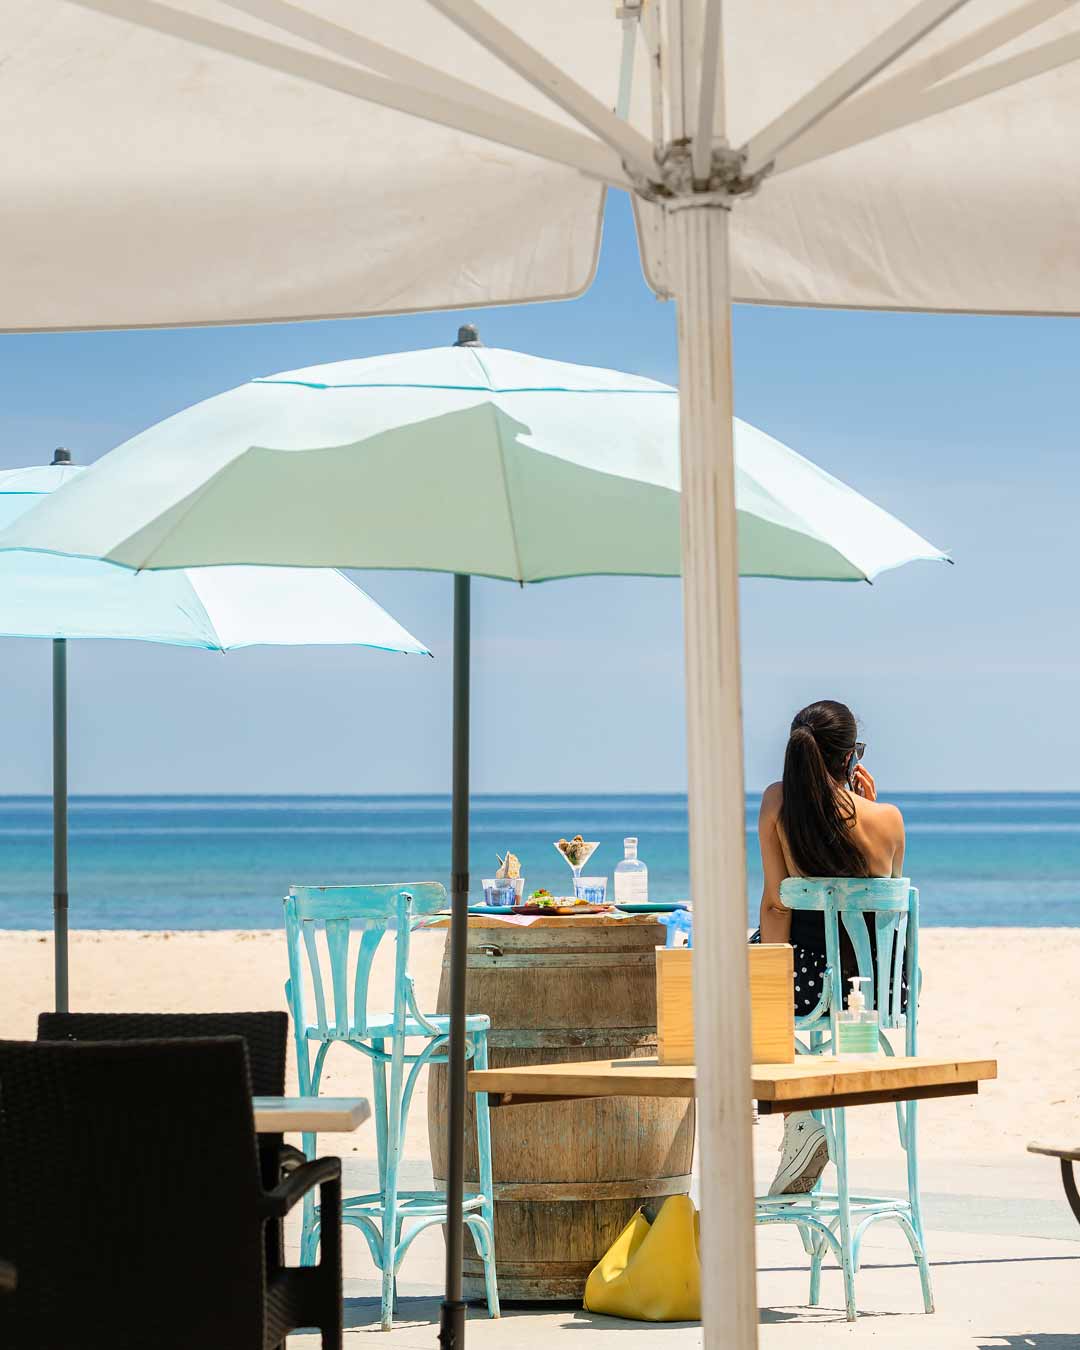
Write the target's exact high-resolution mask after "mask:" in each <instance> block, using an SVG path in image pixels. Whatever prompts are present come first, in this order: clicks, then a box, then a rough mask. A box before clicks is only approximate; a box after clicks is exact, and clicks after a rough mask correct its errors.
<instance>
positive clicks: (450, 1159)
mask: <svg viewBox="0 0 1080 1350" xmlns="http://www.w3.org/2000/svg"><path fill="white" fill-rule="evenodd" d="M469 642H470V579H469V577H468V576H462V575H460V574H458V575H455V577H454V733H453V780H452V782H453V786H452V801H451V808H450V810H451V824H450V828H451V840H450V906H451V917H450V1046H449V1054H448V1059H449V1067H448V1074H449V1102H448V1107H449V1109H448V1112H447V1118H446V1133H447V1146H446V1156H447V1169H446V1296H445V1298H444V1299H443V1303H442V1309H441V1313H440V1318H439V1344H440V1346H441V1347H442V1350H462V1347H463V1346H464V1344H465V1302H464V1300H463V1298H462V1284H461V1263H462V1248H463V1242H464V1223H463V1221H462V1202H463V1197H464V1175H465V1070H466V1065H465V980H466V967H465V958H466V951H467V947H468V937H469V932H468V924H469V909H468V907H469Z"/></svg>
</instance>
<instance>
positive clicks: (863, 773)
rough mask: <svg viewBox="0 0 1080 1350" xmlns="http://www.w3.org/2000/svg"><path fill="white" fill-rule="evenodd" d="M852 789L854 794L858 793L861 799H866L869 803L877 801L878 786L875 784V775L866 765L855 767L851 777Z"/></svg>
mask: <svg viewBox="0 0 1080 1350" xmlns="http://www.w3.org/2000/svg"><path fill="white" fill-rule="evenodd" d="M851 789H852V791H853V792H857V793H858V794H859V796H860V797H865V798H866V800H867V801H868V802H876V801H877V784H876V783H875V782H874V776H873V774H872V773H871V772H870V770H869V769H867V768H866V767H865V765H862V764H856V765H855V772H854V773H853V774H852V775H851Z"/></svg>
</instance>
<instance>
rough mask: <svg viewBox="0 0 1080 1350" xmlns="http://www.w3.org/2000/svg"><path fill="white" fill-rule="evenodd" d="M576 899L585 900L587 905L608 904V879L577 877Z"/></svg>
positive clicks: (575, 884)
mask: <svg viewBox="0 0 1080 1350" xmlns="http://www.w3.org/2000/svg"><path fill="white" fill-rule="evenodd" d="M574 899H575V900H584V901H585V903H586V904H587V905H605V904H607V877H577V878H576V879H575V881H574Z"/></svg>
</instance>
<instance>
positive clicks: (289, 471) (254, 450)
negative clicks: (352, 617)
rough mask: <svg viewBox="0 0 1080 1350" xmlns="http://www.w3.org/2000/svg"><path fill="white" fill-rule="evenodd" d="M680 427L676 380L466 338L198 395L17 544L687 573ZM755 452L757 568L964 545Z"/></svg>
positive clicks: (149, 559) (410, 565)
mask: <svg viewBox="0 0 1080 1350" xmlns="http://www.w3.org/2000/svg"><path fill="white" fill-rule="evenodd" d="M464 331H465V333H466V334H467V335H468V334H470V333H472V332H473V331H474V330H471V329H468V328H467V329H466V330H464ZM678 438H679V395H678V390H676V389H674V388H672V386H670V385H667V384H661V383H659V382H658V381H656V380H649V379H645V378H643V377H641V376H637V375H626V374H623V373H622V372H619V371H613V370H601V369H596V368H593V367H590V366H578V365H568V364H566V363H565V362H562V361H549V360H544V359H542V358H540V357H536V356H528V355H525V354H523V353H521V352H515V351H506V350H501V349H499V348H495V347H481V346H479V345H478V344H477V343H475V342H473V341H470V340H469V339H468V337H466V340H465V341H464V342H463V343H461V344H459V345H455V346H453V347H436V348H433V349H430V350H427V351H415V352H402V353H396V354H393V355H388V356H376V357H369V358H366V359H363V360H357V361H339V362H336V363H334V364H332V365H323V366H310V367H308V368H306V369H303V370H291V371H285V372H283V373H282V374H278V375H268V376H265V377H263V378H260V379H255V380H250V381H249V382H248V383H247V384H242V385H240V386H238V387H237V388H235V389H230V390H229V391H228V392H227V393H223V394H219V395H217V396H216V397H214V398H209V399H207V400H206V401H205V402H202V403H197V404H195V405H194V406H193V407H191V408H187V409H185V410H184V411H183V412H180V413H177V414H176V415H175V416H173V417H169V418H166V420H165V421H163V422H159V423H157V424H156V425H155V426H152V427H150V428H149V429H148V430H146V431H144V432H142V433H140V434H139V435H138V436H135V437H134V438H133V439H131V440H129V441H127V442H126V443H125V444H124V445H122V446H120V447H119V448H118V449H116V450H114V451H112V453H111V454H108V455H106V456H105V457H104V458H103V459H101V460H99V461H98V462H97V463H96V464H95V465H94V469H93V472H92V473H90V474H86V475H83V476H81V477H80V478H79V479H78V481H77V482H75V483H73V484H70V485H68V486H65V488H64V490H63V491H62V492H59V493H57V494H56V495H55V496H54V497H53V498H52V499H51V500H49V501H46V502H44V503H42V505H40V506H39V507H38V508H37V509H36V510H35V511H34V512H33V514H32V515H30V516H26V517H24V518H23V519H22V520H20V521H18V522H17V523H16V524H15V525H14V526H13V527H12V528H10V529H9V530H7V531H6V533H4V534H2V535H0V547H3V548H33V549H39V550H44V551H47V552H56V553H65V554H74V555H77V556H81V557H88V558H96V559H104V560H106V561H108V562H113V563H119V564H121V565H122V566H124V567H129V568H151V569H154V568H177V567H204V566H209V565H217V564H236V563H250V564H259V565H273V566H289V567H357V568H407V569H415V570H431V571H440V572H454V573H459V574H463V575H473V576H485V577H500V578H503V579H505V580H508V581H518V582H527V581H529V582H531V581H550V580H552V579H554V578H558V577H571V576H584V575H597V574H605V573H609V574H610V573H618V574H623V575H641V576H678V575H679V573H680V571H681V555H680V541H679V533H680V530H679V510H680V505H679V445H678ZM735 452H736V509H737V513H738V528H739V539H738V543H739V572H740V574H741V575H742V576H767V577H789V578H797V579H800V580H818V581H822V580H823V581H868V580H872V579H873V578H874V577H876V576H877V575H878V574H879V573H881V572H884V571H887V570H888V569H889V568H893V567H899V566H900V565H901V564H903V563H907V562H912V561H914V560H916V559H920V558H923V559H925V558H930V559H942V558H944V557H945V555H944V554H943V553H942V552H941V551H940V550H939V549H937V548H935V547H934V546H933V545H932V544H929V543H928V542H927V541H926V540H925V539H922V538H920V536H919V535H917V534H915V533H914V531H912V530H910V529H908V528H907V526H906V525H903V524H901V522H900V521H898V520H896V519H895V518H894V517H893V516H890V515H889V514H888V513H887V512H886V511H883V510H882V509H881V508H880V507H878V506H875V505H874V504H873V503H872V502H870V501H868V500H867V499H866V498H865V497H862V496H860V495H859V494H858V493H857V492H855V491H853V490H852V489H851V488H849V487H847V486H846V485H845V484H844V483H841V482H840V481H839V480H838V479H836V478H834V477H832V475H831V474H828V473H825V472H824V471H823V470H822V469H819V468H818V467H817V466H816V465H814V464H812V463H811V462H810V461H809V460H807V459H804V458H803V456H801V455H799V454H796V452H795V451H794V450H791V449H789V448H788V447H787V446H786V445H782V444H781V443H780V442H779V441H777V440H774V439H773V438H772V437H771V436H768V435H766V434H765V432H763V431H759V430H758V429H757V428H756V427H753V426H750V425H749V424H748V423H746V422H742V421H739V420H738V419H736V421H735Z"/></svg>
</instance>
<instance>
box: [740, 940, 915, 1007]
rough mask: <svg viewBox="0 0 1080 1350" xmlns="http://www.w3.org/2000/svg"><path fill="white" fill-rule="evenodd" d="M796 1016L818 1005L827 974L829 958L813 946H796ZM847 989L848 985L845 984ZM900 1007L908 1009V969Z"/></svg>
mask: <svg viewBox="0 0 1080 1350" xmlns="http://www.w3.org/2000/svg"><path fill="white" fill-rule="evenodd" d="M750 941H751V942H760V941H761V930H760V929H758V931H757V932H756V933H755V934H754V935H753V937H752V938H751V939H750ZM794 950H795V1016H796V1017H807V1016H809V1014H810V1013H812V1012H813V1011H814V1009H815V1008H816V1007H817V1005H818V1000H819V999H820V998H821V982H822V980H823V978H824V976H825V967H826V966H827V965H828V958H827V957H826V955H825V953H824V952H822V951H816V950H815V949H814V948H813V947H798V946H796V947H795V949H794ZM850 974H858V969H857V968H856V967H855V966H852V968H851V971H850ZM844 978H845V981H846V980H847V979H848V978H849V972H848V971H846V970H845V972H844ZM844 987H845V989H846V988H847V985H846V983H845V985H844ZM900 990H901V992H900V1007H901V1009H902V1011H904V1012H906V1011H907V1002H908V984H907V971H904V973H903V976H902V982H901V986H900Z"/></svg>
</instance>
